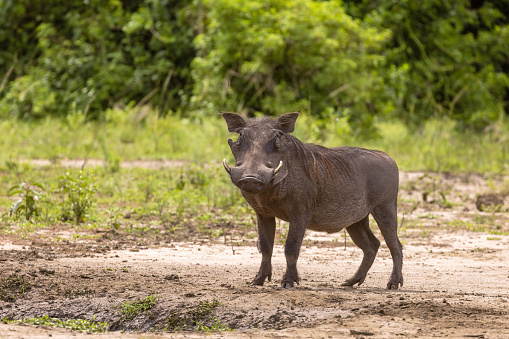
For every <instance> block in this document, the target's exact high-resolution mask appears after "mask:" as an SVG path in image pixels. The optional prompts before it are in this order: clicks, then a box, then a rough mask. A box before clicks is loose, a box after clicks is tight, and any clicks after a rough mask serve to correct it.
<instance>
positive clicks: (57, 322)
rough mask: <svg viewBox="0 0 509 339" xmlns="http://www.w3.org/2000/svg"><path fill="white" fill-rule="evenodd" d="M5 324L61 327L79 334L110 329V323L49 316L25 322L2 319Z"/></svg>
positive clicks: (26, 319) (29, 319) (25, 320)
mask: <svg viewBox="0 0 509 339" xmlns="http://www.w3.org/2000/svg"><path fill="white" fill-rule="evenodd" d="M2 322H3V323H23V324H30V325H41V326H51V327H60V328H66V329H69V330H73V331H78V332H89V333H101V332H106V329H107V327H108V323H101V322H96V321H95V319H94V321H89V320H86V319H69V320H61V319H57V318H50V317H49V316H48V315H47V314H46V315H44V316H42V317H40V318H23V320H9V319H2Z"/></svg>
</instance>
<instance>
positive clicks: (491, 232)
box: [488, 231, 509, 235]
mask: <svg viewBox="0 0 509 339" xmlns="http://www.w3.org/2000/svg"><path fill="white" fill-rule="evenodd" d="M488 233H489V234H493V235H509V232H505V231H488Z"/></svg>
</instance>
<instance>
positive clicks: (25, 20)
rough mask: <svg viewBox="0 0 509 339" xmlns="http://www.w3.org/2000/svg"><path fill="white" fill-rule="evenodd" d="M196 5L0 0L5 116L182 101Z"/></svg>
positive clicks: (1, 107)
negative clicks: (55, 2) (137, 103)
mask: <svg viewBox="0 0 509 339" xmlns="http://www.w3.org/2000/svg"><path fill="white" fill-rule="evenodd" d="M193 13H194V12H193V10H192V4H189V3H188V2H187V1H179V0H173V1H172V0H146V1H129V2H128V3H123V2H122V1H119V0H109V1H101V0H88V1H87V2H86V3H84V2H83V1H81V0H70V1H66V2H65V4H52V5H51V6H48V4H47V2H45V1H43V0H20V1H10V0H8V1H1V2H0V18H1V20H0V46H3V48H1V49H0V74H6V76H5V78H4V79H3V80H4V81H8V82H7V84H2V86H1V87H0V116H4V117H5V116H18V117H22V118H39V117H43V116H47V115H59V116H65V115H67V114H69V112H77V113H78V114H80V115H84V116H89V117H92V118H99V117H101V115H102V113H103V111H104V110H105V109H106V108H108V107H113V106H114V105H126V104H129V103H130V102H131V101H134V102H139V103H144V102H148V101H150V102H151V103H152V105H153V106H154V107H157V108H159V110H160V111H162V112H167V111H168V109H172V110H178V109H180V108H181V104H182V103H185V101H186V99H185V98H186V94H185V93H186V92H188V91H189V90H188V87H189V85H190V70H189V64H190V62H191V60H192V58H193V56H194V48H193V45H192V39H193V37H194V32H193V27H192V22H193V21H194V18H193ZM0 81H1V80H0ZM2 87H5V88H2ZM2 89H4V91H3V92H2Z"/></svg>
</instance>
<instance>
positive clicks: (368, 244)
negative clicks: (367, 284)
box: [341, 214, 380, 286]
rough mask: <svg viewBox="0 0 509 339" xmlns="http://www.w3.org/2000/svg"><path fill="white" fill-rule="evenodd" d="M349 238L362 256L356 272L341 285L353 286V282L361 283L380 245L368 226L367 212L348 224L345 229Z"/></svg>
mask: <svg viewBox="0 0 509 339" xmlns="http://www.w3.org/2000/svg"><path fill="white" fill-rule="evenodd" d="M346 230H347V231H348V234H349V235H350V238H352V240H353V242H354V243H355V245H357V246H358V247H359V248H360V249H361V250H362V252H363V253H364V256H363V258H362V262H361V265H360V266H359V268H358V269H357V272H355V274H354V275H353V277H351V278H350V279H348V280H346V281H345V282H344V283H342V284H341V285H342V286H353V285H355V284H359V285H360V284H362V283H363V282H364V279H366V275H367V273H368V271H369V269H370V268H371V265H373V261H375V257H376V253H377V252H378V248H379V247H380V241H379V240H378V239H377V238H376V237H375V235H374V234H373V232H372V231H371V229H370V228H369V214H368V215H367V216H366V217H365V218H364V219H362V220H361V221H358V222H356V223H355V224H353V225H350V226H348V227H347V229H346Z"/></svg>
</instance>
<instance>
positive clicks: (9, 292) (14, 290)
mask: <svg viewBox="0 0 509 339" xmlns="http://www.w3.org/2000/svg"><path fill="white" fill-rule="evenodd" d="M30 288H31V287H30V283H29V282H28V281H26V280H25V277H24V276H17V275H13V276H11V277H9V278H0V300H3V301H15V300H16V299H18V298H21V297H23V296H24V295H25V292H27V291H28V290H30Z"/></svg>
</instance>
